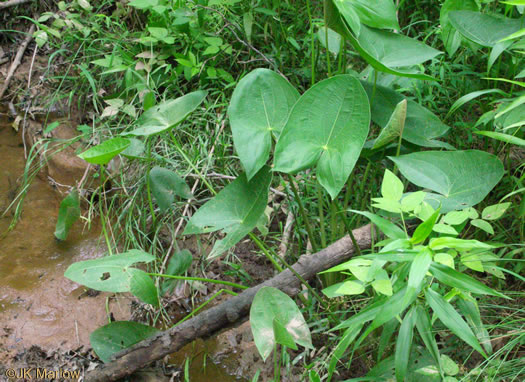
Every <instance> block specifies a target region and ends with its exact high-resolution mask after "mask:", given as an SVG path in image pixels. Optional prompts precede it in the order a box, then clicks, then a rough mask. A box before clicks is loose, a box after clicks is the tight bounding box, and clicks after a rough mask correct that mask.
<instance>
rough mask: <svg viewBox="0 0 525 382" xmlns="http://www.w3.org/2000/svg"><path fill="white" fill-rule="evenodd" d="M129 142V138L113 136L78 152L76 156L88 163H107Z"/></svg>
mask: <svg viewBox="0 0 525 382" xmlns="http://www.w3.org/2000/svg"><path fill="white" fill-rule="evenodd" d="M130 144H131V142H130V141H129V139H126V138H121V137H115V138H111V139H108V140H107V141H104V142H102V143H101V144H99V145H97V146H95V147H91V148H90V149H87V150H86V151H84V152H83V153H81V154H78V156H79V157H80V158H82V159H84V160H85V161H86V162H89V163H93V164H108V162H109V161H110V160H111V159H113V157H115V156H116V155H118V154H120V153H121V152H122V151H124V150H126V148H127V147H128V146H129V145H130Z"/></svg>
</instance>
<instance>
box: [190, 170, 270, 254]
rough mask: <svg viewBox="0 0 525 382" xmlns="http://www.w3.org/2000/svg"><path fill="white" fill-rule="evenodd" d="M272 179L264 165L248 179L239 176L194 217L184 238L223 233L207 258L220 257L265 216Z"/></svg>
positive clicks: (243, 175)
mask: <svg viewBox="0 0 525 382" xmlns="http://www.w3.org/2000/svg"><path fill="white" fill-rule="evenodd" d="M271 180H272V176H271V173H270V170H269V167H267V166H265V167H263V168H262V169H261V170H259V172H258V173H257V174H256V175H255V176H254V177H253V178H252V179H251V180H250V181H248V180H247V179H246V175H245V174H242V175H240V176H238V177H237V179H235V180H234V181H233V182H232V183H230V184H229V185H227V186H226V187H225V188H224V189H223V190H222V191H221V192H219V193H218V194H217V195H216V196H215V197H214V198H213V199H211V200H210V201H208V202H207V203H206V204H204V205H203V206H202V207H201V208H199V210H198V211H197V212H196V213H195V215H193V216H192V217H191V219H190V221H189V222H188V225H187V226H186V229H185V230H184V233H183V234H184V235H190V234H196V233H204V232H214V231H218V230H223V231H224V232H225V233H226V234H227V235H226V237H225V238H224V239H222V240H217V241H216V242H215V245H214V246H213V249H212V251H211V253H210V254H209V258H214V257H217V256H220V255H221V254H222V253H224V251H226V250H228V249H229V248H231V247H233V246H234V245H235V244H237V242H238V241H239V240H241V239H242V238H243V237H244V236H246V235H247V234H248V233H250V232H251V231H252V230H253V229H254V228H255V227H256V226H257V223H258V221H259V218H260V217H261V215H262V214H263V213H264V210H265V208H266V205H267V203H268V189H269V188H270V182H271Z"/></svg>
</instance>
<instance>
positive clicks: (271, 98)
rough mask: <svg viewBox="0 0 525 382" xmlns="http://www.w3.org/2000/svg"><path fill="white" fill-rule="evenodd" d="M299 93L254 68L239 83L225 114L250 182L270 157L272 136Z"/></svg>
mask: <svg viewBox="0 0 525 382" xmlns="http://www.w3.org/2000/svg"><path fill="white" fill-rule="evenodd" d="M298 99H299V92H298V91H297V90H296V89H295V88H294V87H293V86H292V85H290V83H289V82H288V81H286V80H285V79H284V78H283V77H282V76H280V75H279V74H277V73H275V72H273V71H271V70H268V69H255V70H253V71H252V72H250V73H249V74H248V75H247V76H246V77H244V78H243V79H242V80H240V81H239V83H238V84H237V86H236V87H235V90H234V92H233V94H232V98H231V101H230V107H229V108H228V115H229V117H230V124H231V128H232V134H233V143H234V145H235V150H236V151H237V154H239V159H240V160H241V163H242V165H243V166H244V169H245V170H246V176H247V177H248V180H250V179H251V178H252V177H253V176H254V175H255V174H256V173H257V172H258V171H259V170H260V169H261V167H262V166H264V165H265V163H266V161H267V160H268V158H269V157H270V149H271V147H272V134H275V135H276V136H279V134H280V133H281V130H282V129H283V126H284V124H285V123H286V120H287V119H288V114H289V113H290V110H291V109H292V107H293V105H294V104H295V102H296V101H297V100H298Z"/></svg>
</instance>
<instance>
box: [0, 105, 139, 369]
mask: <svg viewBox="0 0 525 382" xmlns="http://www.w3.org/2000/svg"><path fill="white" fill-rule="evenodd" d="M24 166H25V160H24V149H23V145H22V139H21V138H20V135H19V134H17V133H16V132H15V131H14V130H13V129H12V128H11V126H10V124H9V121H8V119H7V117H6V116H5V115H1V116H0V171H1V173H0V213H1V212H3V211H4V209H5V208H6V207H7V206H8V205H9V204H10V202H11V201H12V199H13V198H14V197H15V196H16V191H17V190H16V188H17V184H18V183H19V180H20V178H21V176H22V174H23V171H24ZM60 198H61V196H60V195H59V194H58V193H57V192H56V191H55V190H54V189H53V188H52V187H51V186H50V185H49V184H48V183H47V182H46V181H44V180H42V179H40V178H39V177H37V178H35V180H34V181H33V183H32V185H31V188H30V190H29V192H28V195H27V197H26V199H25V201H24V205H23V212H22V215H21V219H20V220H19V222H18V223H17V225H16V227H15V229H14V230H12V231H11V232H9V233H8V234H7V235H6V236H5V237H1V236H0V338H1V341H0V359H1V358H2V356H3V357H6V356H8V354H13V353H15V352H16V351H19V350H20V349H22V348H28V347H30V346H31V345H38V346H41V347H42V348H44V349H60V348H62V349H71V348H76V347H78V346H80V345H88V343H89V342H88V339H89V333H90V332H91V331H92V330H94V329H96V328H97V327H98V326H100V325H104V324H106V323H107V322H108V318H107V314H106V308H105V303H106V297H109V296H110V295H109V294H106V295H104V294H101V295H99V296H96V297H93V298H92V297H87V295H86V294H85V293H84V288H83V287H81V286H79V285H77V284H75V283H73V282H72V281H69V280H68V279H66V278H64V277H63V274H64V271H65V270H66V268H67V267H68V266H69V265H70V264H71V263H73V262H76V261H80V260H85V259H89V258H94V257H98V256H100V255H101V254H102V253H103V252H104V246H103V243H101V242H100V240H99V232H98V230H97V229H96V227H95V228H93V229H92V230H91V231H84V230H83V224H81V223H80V222H77V224H75V226H74V227H73V229H72V231H71V234H70V236H69V237H68V240H67V241H65V242H62V243H60V242H57V241H56V240H55V239H54V235H53V232H54V229H55V223H56V218H57V214H58V206H59V203H60ZM12 218H13V215H12V210H11V211H10V212H8V213H7V216H5V217H3V218H0V235H1V234H3V233H5V232H6V230H7V229H8V227H9V225H10V223H11V221H12ZM128 305H129V304H128V301H127V300H126V298H124V297H122V296H119V297H118V299H117V298H111V299H110V304H109V306H110V311H111V312H112V313H113V314H114V316H115V318H117V319H125V318H126V317H127V315H129V308H128Z"/></svg>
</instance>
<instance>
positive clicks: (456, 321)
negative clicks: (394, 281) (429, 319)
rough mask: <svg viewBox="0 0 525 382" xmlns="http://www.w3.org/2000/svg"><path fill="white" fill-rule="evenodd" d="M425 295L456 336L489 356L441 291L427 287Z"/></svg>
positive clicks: (442, 320) (437, 314)
mask: <svg viewBox="0 0 525 382" xmlns="http://www.w3.org/2000/svg"><path fill="white" fill-rule="evenodd" d="M425 297H426V300H427V302H428V305H430V307H431V308H432V310H433V311H434V313H435V314H436V316H438V318H439V319H440V320H441V322H442V323H443V325H445V326H446V327H447V328H449V329H450V331H452V333H454V334H455V335H456V336H458V337H459V338H461V339H462V340H463V341H465V342H466V343H467V344H469V345H470V346H472V347H473V348H474V349H475V350H477V351H478V352H479V353H480V354H481V355H483V357H485V358H487V355H486V354H485V352H484V351H483V349H482V348H481V346H480V344H479V342H478V339H477V338H476V336H475V335H474V333H472V330H471V329H470V326H468V324H467V323H466V322H465V320H463V318H462V317H461V316H460V315H459V313H458V312H456V310H455V309H454V308H453V307H452V305H450V303H449V302H447V301H446V300H445V299H444V298H443V297H442V296H441V295H440V294H439V293H437V292H434V291H433V290H432V289H430V288H429V289H427V290H426V292H425Z"/></svg>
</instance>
